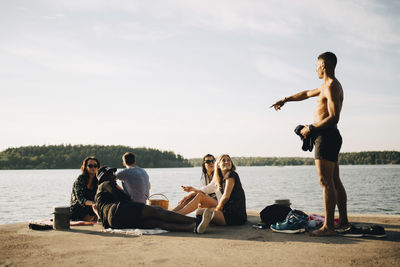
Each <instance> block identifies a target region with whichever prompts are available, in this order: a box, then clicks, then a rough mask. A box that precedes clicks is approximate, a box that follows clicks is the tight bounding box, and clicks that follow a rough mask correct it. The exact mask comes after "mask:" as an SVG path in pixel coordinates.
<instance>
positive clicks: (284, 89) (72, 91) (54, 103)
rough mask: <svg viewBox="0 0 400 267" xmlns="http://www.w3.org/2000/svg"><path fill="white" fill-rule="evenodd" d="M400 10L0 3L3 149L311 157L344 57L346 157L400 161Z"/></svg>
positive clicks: (207, 1)
mask: <svg viewBox="0 0 400 267" xmlns="http://www.w3.org/2000/svg"><path fill="white" fill-rule="evenodd" d="M399 28H400V2H399V1H378V0H376V1H372V0H361V1H355V0H353V1H349V0H346V1H318V0H306V1H287V0H277V1H271V0H268V1H251V0H250V1H249V0H247V1H232V0H222V1H216V0H212V1H211V0H202V1H188V0H185V1H184V0H182V1H178V0H176V1H174V0H171V1H165V0H160V1H132V0H127V1H108V0H107V1H106V0H104V1H94V0H91V1H82V0H79V1H73V0H69V1H65V0H64V1H54V0H47V1H46V0H43V1H28V0H26V1H18V0H2V1H0V101H1V105H0V114H1V115H0V150H4V149H6V148H8V147H19V146H26V145H52V144H99V145H127V146H132V147H143V146H145V147H151V148H157V149H161V150H171V151H174V152H175V153H179V154H181V155H183V156H184V157H188V158H191V157H201V156H203V155H204V154H206V153H212V154H215V155H219V154H222V153H228V154H230V155H231V156H303V157H312V156H313V155H312V153H306V152H303V151H302V150H301V142H300V139H299V137H298V136H296V135H295V134H294V132H293V130H294V128H295V127H296V125H298V124H309V123H311V122H312V119H313V113H314V109H315V103H316V99H315V98H312V99H308V100H306V101H303V102H291V103H288V104H286V105H285V106H284V107H283V108H282V110H281V111H279V112H276V111H274V110H272V109H269V108H268V107H269V106H270V105H271V104H272V103H274V102H275V101H276V100H278V99H281V98H283V97H285V96H289V95H292V94H294V93H297V92H299V91H301V90H305V89H314V88H316V87H318V86H319V85H320V84H321V80H319V79H318V77H317V75H316V72H315V62H316V59H317V56H318V55H319V54H321V53H323V52H326V51H332V52H334V53H335V54H336V55H337V57H338V64H337V69H336V76H337V78H338V79H339V81H340V82H341V84H342V86H343V88H344V92H345V100H344V106H343V110H342V114H341V121H340V123H339V129H340V131H341V133H342V136H343V139H344V141H343V146H342V152H359V151H368V150H400V138H399V136H400V135H399V132H400V119H399V115H400V105H399V104H400V90H399V86H398V83H399V75H398V74H396V73H398V69H399V65H400V30H399Z"/></svg>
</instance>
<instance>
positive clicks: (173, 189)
mask: <svg viewBox="0 0 400 267" xmlns="http://www.w3.org/2000/svg"><path fill="white" fill-rule="evenodd" d="M146 171H147V172H148V174H149V176H150V182H151V185H152V190H151V193H152V194H154V193H163V194H165V195H166V196H167V197H168V198H169V200H170V207H172V206H174V205H175V204H176V203H177V202H178V201H179V199H180V198H181V197H183V196H184V194H185V193H184V192H183V191H182V190H181V189H180V185H193V186H195V187H198V184H199V182H200V173H201V169H200V168H176V169H146ZM340 171H341V179H342V182H343V184H344V186H345V188H346V190H347V195H348V211H349V213H364V214H365V213H375V214H397V215H400V194H399V192H400V165H372V166H360V165H358V166H341V169H340ZM237 172H238V173H239V176H240V179H241V181H242V184H243V188H244V190H245V193H246V199H247V209H252V210H262V209H263V208H264V207H265V206H267V205H270V204H273V203H274V200H275V199H286V198H288V199H290V201H291V203H292V206H291V207H292V208H296V209H300V210H304V211H313V212H322V211H323V206H322V192H321V187H320V185H319V183H318V178H317V175H316V171H315V167H314V166H286V167H270V166H268V167H238V169H237ZM79 173H80V171H79V170H0V224H6V223H13V222H23V221H29V220H38V219H45V218H50V217H52V214H51V213H52V210H53V207H54V206H68V205H69V200H70V196H71V190H72V184H73V182H74V180H75V179H76V177H77V176H78V175H79Z"/></svg>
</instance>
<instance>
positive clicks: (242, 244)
mask: <svg viewBox="0 0 400 267" xmlns="http://www.w3.org/2000/svg"><path fill="white" fill-rule="evenodd" d="M350 220H351V222H353V223H363V224H379V225H381V226H383V227H385V230H386V233H387V237H386V238H370V237H368V238H367V237H363V238H348V237H340V236H334V237H311V236H309V235H308V234H307V233H306V234H281V233H274V232H272V231H271V230H266V229H254V228H252V225H253V224H256V223H257V222H259V216H258V213H257V212H255V211H249V221H248V223H247V224H246V225H243V226H232V227H217V226H210V227H209V228H208V229H207V231H206V233H205V234H203V235H196V234H193V233H172V232H169V233H166V234H160V235H143V236H127V235H119V234H109V233H104V232H101V230H102V227H101V225H94V226H74V227H71V230H66V231H56V230H49V231H34V230H30V229H29V228H28V223H16V224H6V225H0V248H1V254H0V266H83V265H85V266H142V265H144V266H335V267H337V266H400V216H395V215H351V216H350Z"/></svg>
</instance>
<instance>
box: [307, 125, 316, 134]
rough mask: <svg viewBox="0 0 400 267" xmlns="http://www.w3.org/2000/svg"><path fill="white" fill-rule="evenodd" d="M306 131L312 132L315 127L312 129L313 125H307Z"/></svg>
mask: <svg viewBox="0 0 400 267" xmlns="http://www.w3.org/2000/svg"><path fill="white" fill-rule="evenodd" d="M308 129H310V132H312V131H314V130H315V127H314V125H312V124H309V125H308Z"/></svg>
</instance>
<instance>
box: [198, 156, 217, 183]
mask: <svg viewBox="0 0 400 267" xmlns="http://www.w3.org/2000/svg"><path fill="white" fill-rule="evenodd" d="M209 157H212V158H213V159H214V161H215V157H214V156H213V155H211V154H207V155H205V156H204V157H203V163H202V164H201V167H202V175H201V176H202V177H204V179H205V181H206V184H208V183H209V182H211V179H212V178H213V176H211V177H208V178H209V179H210V181H207V176H208V173H207V169H206V163H205V159H206V158H209ZM212 175H213V174H212Z"/></svg>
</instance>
